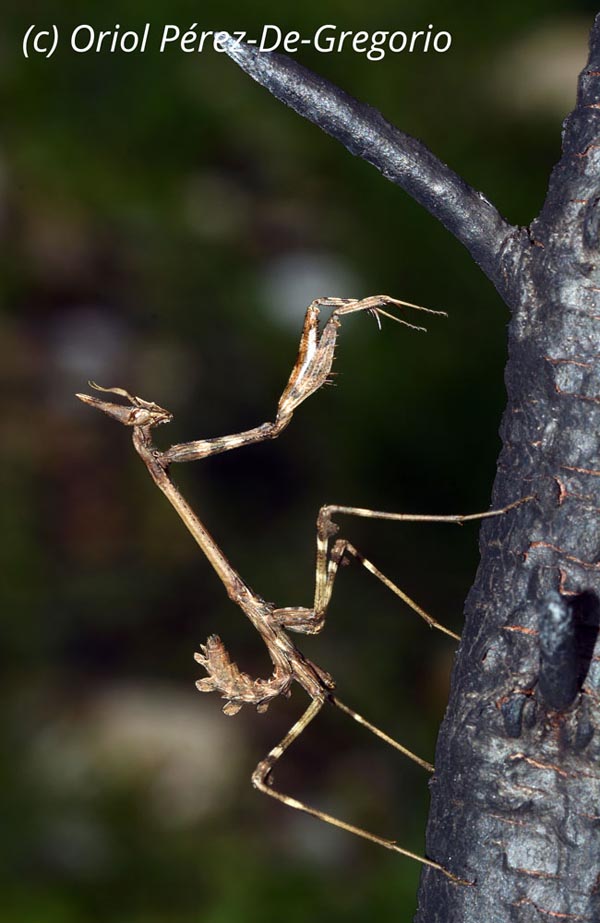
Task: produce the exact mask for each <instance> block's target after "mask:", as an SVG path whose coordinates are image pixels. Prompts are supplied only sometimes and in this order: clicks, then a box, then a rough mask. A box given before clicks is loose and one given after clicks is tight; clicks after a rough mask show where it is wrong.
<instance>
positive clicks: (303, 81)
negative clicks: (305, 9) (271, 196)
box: [220, 33, 516, 291]
mask: <svg viewBox="0 0 600 923" xmlns="http://www.w3.org/2000/svg"><path fill="white" fill-rule="evenodd" d="M223 34H224V33H223ZM220 44H221V45H222V46H223V48H224V49H225V51H226V52H227V54H228V55H229V56H230V57H231V58H232V59H233V60H234V61H235V62H236V63H237V64H239V66H240V67H241V68H242V69H243V70H244V71H246V73H247V74H249V75H250V77H252V78H253V79H254V80H256V81H257V82H258V83H260V84H261V85H262V86H264V87H266V89H267V90H269V92H270V93H272V94H273V96H275V97H276V98H277V99H279V100H281V102H283V103H285V104H286V105H287V106H290V107H291V108H292V109H294V110H295V111H296V112H297V113H298V114H299V115H301V116H303V117H304V118H305V119H308V120H309V121H310V122H313V123H314V124H315V125H318V126H319V128H322V129H323V131H325V132H326V133H327V134H328V135H331V136H332V137H333V138H335V139H336V140H337V141H340V142H341V143H342V144H343V145H344V147H346V148H347V149H348V150H349V151H350V153H351V154H354V155H355V156H356V157H361V158H362V159H363V160H366V161H367V163H370V164H372V165H373V166H374V167H376V168H377V169H378V170H380V171H381V173H382V174H383V175H384V176H385V178H386V179H389V180H390V181H391V182H393V183H396V184H397V185H398V186H401V188H402V189H404V190H405V192H407V193H408V194H409V195H411V196H412V197H413V198H414V199H415V200H416V201H417V202H419V203H420V204H421V205H422V206H423V207H424V208H426V209H427V211H429V212H431V214H432V215H434V216H435V217H436V218H437V219H438V220H439V221H441V223H442V224H443V225H444V227H445V228H447V230H449V231H450V232H451V233H452V234H453V235H454V236H455V237H456V238H457V239H458V240H459V241H460V242H461V243H462V244H463V245H464V246H465V247H466V248H467V250H468V251H469V253H470V254H471V256H472V257H473V259H474V260H475V261H476V262H477V263H478V264H479V266H481V268H482V269H483V271H484V272H485V273H486V275H488V276H489V278H490V279H491V280H492V282H493V283H494V285H496V287H497V288H498V289H499V290H500V291H502V290H503V289H504V277H503V275H502V273H501V268H500V254H501V252H502V248H503V246H504V244H505V242H506V240H507V238H509V237H510V236H511V235H512V234H514V233H515V232H516V228H514V227H513V226H512V225H510V224H509V223H508V222H507V221H505V220H504V218H503V217H502V216H501V215H500V214H499V212H498V211H497V210H496V209H495V208H494V206H493V205H492V203H491V202H489V201H488V199H487V198H486V197H485V196H484V195H483V193H481V192H478V191H477V190H476V189H473V188H472V187H471V186H469V184H468V183H466V182H465V180H463V179H462V178H461V177H460V176H458V174H457V173H455V172H454V171H453V170H451V169H450V167H448V166H446V164H444V163H442V161H441V160H439V159H438V158H437V157H436V156H435V155H434V154H433V153H432V152H431V151H430V150H429V148H427V147H426V146H425V145H424V144H423V143H422V142H421V141H418V140H417V139H416V138H412V137H411V136H410V135H407V134H405V133H404V132H403V131H400V130H399V129H398V128H396V127H395V126H394V125H391V124H390V123H389V122H388V121H387V120H386V119H385V118H384V117H383V115H382V114H381V113H380V112H378V110H377V109H374V108H372V107H371V106H368V105H366V104H365V103H361V102H358V101H357V100H356V99H353V98H352V97H351V96H349V95H348V94H347V93H345V92H344V91H343V90H341V89H340V88H339V87H337V86H335V85H334V84H332V83H329V81H327V80H324V79H323V78H322V77H319V76H318V75H317V74H314V73H313V72H312V71H310V70H308V68H306V67H303V66H302V65H301V64H298V63H297V62H296V61H294V60H292V59H291V58H288V57H286V56H285V55H281V54H276V53H274V52H269V53H265V52H259V51H257V50H256V49H255V48H251V47H250V46H249V45H245V44H243V43H239V42H236V41H235V40H234V39H233V38H231V37H227V38H225V39H222V40H221V41H220Z"/></svg>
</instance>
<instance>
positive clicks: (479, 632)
mask: <svg viewBox="0 0 600 923" xmlns="http://www.w3.org/2000/svg"><path fill="white" fill-rule="evenodd" d="M229 53H230V54H231V55H232V57H234V58H235V59H236V60H237V61H238V63H239V64H241V66H242V67H244V69H246V70H248V72H249V73H251V75H252V76H253V77H255V78H256V79H258V80H259V81H260V82H261V83H264V84H265V85H266V86H267V87H268V88H269V89H270V90H272V91H273V92H274V93H275V94H276V95H278V96H279V98H281V99H283V100H284V101H285V102H287V103H289V104H290V105H292V106H293V107H294V108H296V109H297V110H298V111H300V112H301V113H302V114H303V115H306V116H307V117H309V118H311V119H312V120H313V121H315V122H317V124H319V125H321V127H323V128H324V129H325V130H326V131H328V132H329V133H330V134H333V135H334V137H337V138H339V140H341V141H342V142H343V143H344V144H345V145H346V146H347V147H348V148H349V149H350V150H351V151H352V152H353V153H356V154H358V155H359V156H361V157H364V158H365V159H367V160H368V161H369V162H371V163H373V164H375V165H376V166H377V167H378V168H379V169H380V170H381V171H382V172H383V173H384V175H385V176H387V177H388V178H389V179H392V180H393V181H394V182H397V183H398V184H399V185H401V186H403V188H405V189H406V190H407V191H408V192H410V193H411V194H412V195H413V196H414V197H415V198H416V199H417V200H418V201H419V202H421V203H422V204H423V205H425V207H427V208H428V209H429V210H430V211H431V212H432V213H433V214H435V215H436V216H437V217H439V218H440V220H441V221H442V222H443V223H444V225H445V226H446V227H447V228H448V229H449V230H451V231H452V233H453V234H455V235H456V237H457V238H458V239H459V240H461V241H462V242H463V243H464V244H465V246H466V247H467V248H468V249H469V251H470V252H471V254H472V255H473V257H474V258H475V259H476V260H477V262H478V263H479V265H480V266H481V267H482V269H483V270H484V272H485V273H486V274H487V275H488V276H489V277H490V279H491V280H492V281H493V282H494V284H495V285H496V287H497V288H498V290H499V291H500V292H501V294H502V295H503V297H504V298H505V300H506V302H507V304H508V305H509V307H510V308H511V310H512V321H511V324H510V328H509V361H508V365H507V369H506V387H507V392H508V405H507V409H506V411H505V414H504V418H503V422H502V439H503V448H502V452H501V454H500V458H499V461H498V471H497V477H496V482H495V485H494V496H493V505H494V506H496V507H501V506H504V505H505V504H507V503H509V502H510V501H512V500H514V499H515V498H516V497H519V496H525V495H529V494H534V495H535V496H536V500H535V501H534V502H531V503H528V504H525V505H524V506H522V507H520V508H518V509H517V510H515V511H514V513H512V514H511V515H510V516H506V517H500V518H498V519H491V520H488V521H487V522H486V523H485V525H484V526H483V528H482V531H481V538H480V546H481V554H482V557H481V564H480V567H479V570H478V574H477V577H476V581H475V584H474V586H473V588H472V590H471V592H470V594H469V597H468V600H467V604H466V611H465V615H466V621H465V628H464V633H463V637H462V642H461V645H460V649H459V653H458V657H457V660H456V664H455V669H454V674H453V681H452V689H451V694H450V702H449V705H448V710H447V713H446V716H445V718H444V721H443V724H442V727H441V730H440V735H439V739H438V745H437V752H436V775H435V777H434V779H433V782H432V791H431V794H432V802H431V812H430V817H429V823H428V830H427V854H428V855H429V856H430V857H431V858H432V859H434V860H436V861H438V862H441V863H442V864H444V865H446V866H447V867H448V868H449V869H450V870H451V871H452V872H453V873H455V874H456V875H458V876H461V877H463V878H466V879H469V880H471V881H473V882H474V884H473V885H472V886H470V887H465V886H461V885H456V884H454V883H452V882H451V881H449V880H448V879H446V878H445V877H444V876H443V875H440V874H439V872H436V871H434V870H431V869H425V870H424V871H423V875H422V879H421V888H420V895H419V901H420V903H419V910H418V913H417V920H418V921H419V923H442V921H443V923H458V921H462V923H504V921H511V923H515V921H518V923H529V921H532V923H533V921H536V923H538V921H539V923H541V921H544V923H548V921H551V920H553V919H558V920H562V919H566V920H575V921H594V920H595V921H597V920H600V836H599V834H598V830H599V829H600V767H599V765H598V764H599V758H600V649H599V647H598V646H597V645H596V641H597V635H598V625H599V613H600V606H599V603H598V599H599V595H600V458H599V455H600V452H599V437H598V433H599V432H600V268H599V265H598V250H599V242H600V16H599V17H598V18H597V19H596V23H595V26H594V29H593V32H592V42H591V50H590V57H589V61H588V64H587V66H586V67H585V69H584V71H583V73H582V75H581V78H580V83H579V94H578V101H577V106H576V108H575V110H574V111H573V113H572V114H571V115H570V117H569V118H568V119H567V121H566V123H565V127H564V136H563V153H562V157H561V159H560V161H559V163H558V165H557V166H556V167H555V169H554V171H553V173H552V176H551V178H550V184H549V189H548V195H547V198H546V201H545V203H544V206H543V208H542V211H541V213H540V215H539V216H538V217H537V218H536V219H535V221H533V223H532V224H531V226H530V227H529V228H527V229H521V230H516V229H511V228H510V227H509V226H508V225H507V224H506V223H505V222H504V221H503V219H502V218H501V217H500V216H499V214H498V213H497V212H496V211H495V209H494V208H493V206H491V205H490V203H489V202H487V200H486V199H485V198H484V197H482V196H480V194H479V193H476V192H474V191H473V190H472V189H470V188H469V187H468V186H467V184H465V183H464V182H463V181H462V180H461V179H459V178H458V177H457V176H456V175H455V174H454V173H452V171H450V170H449V169H448V168H447V167H445V166H444V165H443V164H441V163H439V161H437V160H436V159H435V157H434V156H433V155H432V154H431V152H429V151H428V150H427V149H426V148H424V147H423V145H421V144H420V143H419V142H416V141H414V140H413V139H410V138H407V136H406V135H404V134H402V133H401V132H399V131H398V130H397V129H395V128H393V127H392V126H390V125H388V123H387V122H385V120H384V119H383V118H382V116H381V115H379V113H377V112H375V111H374V110H372V109H369V108H368V107H366V106H362V105H361V104H359V103H356V102H354V101H353V100H351V99H349V97H347V96H346V95H345V94H343V93H341V91H339V90H337V89H336V88H335V87H332V86H331V85H329V84H326V83H325V82H324V81H322V80H320V79H319V78H316V77H314V76H313V75H312V74H310V73H309V72H307V71H305V70H304V69H303V68H300V67H299V66H298V65H297V64H295V63H293V62H290V61H287V60H286V59H285V58H281V57H280V56H274V55H262V56H260V57H258V56H257V55H256V53H255V52H253V51H251V50H249V49H246V48H241V49H239V48H238V49H237V50H236V49H231V48H230V49H229ZM550 65H551V62H549V66H550Z"/></svg>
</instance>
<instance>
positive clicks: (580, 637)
mask: <svg viewBox="0 0 600 923" xmlns="http://www.w3.org/2000/svg"><path fill="white" fill-rule="evenodd" d="M571 606H572V611H573V615H574V620H575V645H576V650H577V685H578V688H579V689H581V687H582V686H583V684H584V682H585V680H586V677H587V675H588V672H589V669H590V665H591V662H592V657H593V656H594V648H595V647H596V640H597V638H598V631H599V630H600V602H599V601H598V597H597V596H596V594H595V593H592V591H591V590H586V591H585V592H584V593H580V594H579V595H578V596H574V597H573V598H572V599H571Z"/></svg>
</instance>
